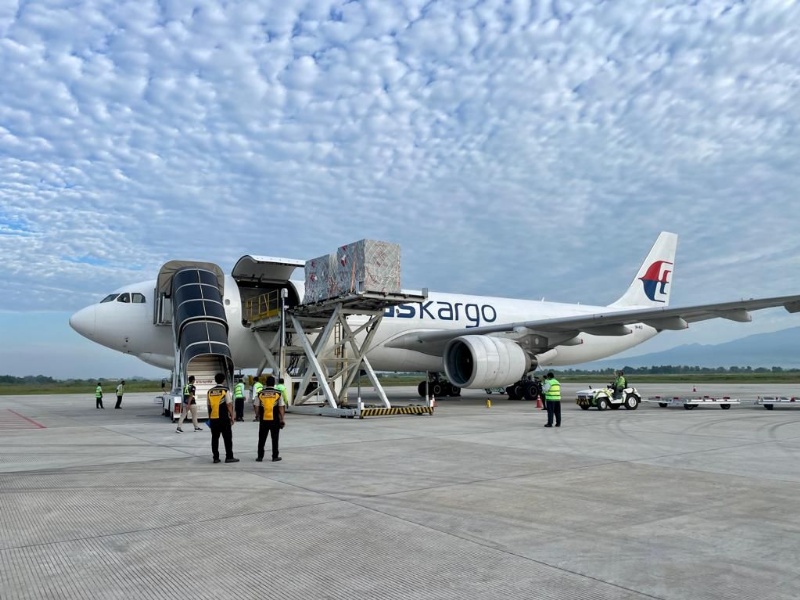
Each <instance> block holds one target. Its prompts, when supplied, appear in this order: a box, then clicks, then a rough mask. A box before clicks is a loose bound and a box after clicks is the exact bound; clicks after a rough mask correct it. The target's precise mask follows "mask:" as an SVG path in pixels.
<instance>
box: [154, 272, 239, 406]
mask: <svg viewBox="0 0 800 600" xmlns="http://www.w3.org/2000/svg"><path fill="white" fill-rule="evenodd" d="M224 281H225V280H224V275H223V273H222V270H221V269H220V268H219V267H218V266H217V265H214V264H211V263H199V262H189V261H171V262H169V263H166V264H165V265H164V266H163V267H162V268H161V271H160V272H159V277H158V282H157V289H156V306H155V308H154V310H155V314H154V320H155V322H156V325H165V326H166V325H171V327H172V331H173V344H174V351H175V368H174V370H173V373H174V375H173V389H172V391H171V393H170V394H169V395H164V396H163V397H162V405H163V408H164V413H165V414H168V415H169V416H171V417H172V419H173V420H175V419H177V418H178V416H179V415H180V410H181V401H182V388H183V386H184V384H185V383H186V382H187V381H188V380H189V377H190V376H192V375H193V376H194V378H195V381H194V385H195V388H196V398H197V399H198V402H197V408H198V416H203V418H205V413H206V403H205V402H203V398H205V396H206V392H207V391H208V389H209V388H210V387H212V386H213V385H214V375H215V374H216V373H223V374H224V375H225V377H226V380H227V381H228V382H229V383H230V382H231V381H232V379H231V378H232V375H233V359H232V357H231V350H230V347H229V345H228V322H227V319H226V317H225V307H224V304H223V293H224Z"/></svg>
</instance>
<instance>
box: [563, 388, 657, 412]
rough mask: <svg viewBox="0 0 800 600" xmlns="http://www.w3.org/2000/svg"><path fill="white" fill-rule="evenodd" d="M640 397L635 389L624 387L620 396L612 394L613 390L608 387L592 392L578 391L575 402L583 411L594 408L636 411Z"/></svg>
mask: <svg viewBox="0 0 800 600" xmlns="http://www.w3.org/2000/svg"><path fill="white" fill-rule="evenodd" d="M641 400H642V397H641V396H640V395H639V392H638V391H636V388H635V387H626V388H625V389H624V390H622V393H620V394H614V390H613V389H612V388H611V386H609V387H605V388H598V389H596V390H593V389H592V388H589V389H588V390H580V391H579V392H578V399H577V400H576V402H577V404H578V406H580V407H581V408H582V409H583V410H589V409H590V408H591V407H593V406H594V407H596V408H597V410H606V409H609V408H610V409H612V410H616V409H618V408H619V407H620V406H624V407H625V408H626V409H627V410H636V409H637V408H638V407H639V402H641Z"/></svg>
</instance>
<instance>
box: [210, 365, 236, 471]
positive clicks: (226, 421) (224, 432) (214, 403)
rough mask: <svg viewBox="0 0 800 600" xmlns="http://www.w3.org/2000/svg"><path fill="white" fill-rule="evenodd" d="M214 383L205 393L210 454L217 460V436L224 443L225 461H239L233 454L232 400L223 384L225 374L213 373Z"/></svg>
mask: <svg viewBox="0 0 800 600" xmlns="http://www.w3.org/2000/svg"><path fill="white" fill-rule="evenodd" d="M214 383H216V385H215V386H214V387H212V388H211V389H210V390H208V393H207V394H206V397H207V402H208V417H209V419H208V421H209V424H210V425H211V454H212V455H213V456H214V462H215V463H218V462H220V460H219V436H220V435H221V436H222V441H223V442H224V444H225V462H226V463H235V462H239V459H238V458H234V456H233V423H234V420H235V419H234V416H233V400H232V399H231V392H230V390H229V389H228V388H227V386H226V385H225V375H224V374H222V373H217V374H216V375H214Z"/></svg>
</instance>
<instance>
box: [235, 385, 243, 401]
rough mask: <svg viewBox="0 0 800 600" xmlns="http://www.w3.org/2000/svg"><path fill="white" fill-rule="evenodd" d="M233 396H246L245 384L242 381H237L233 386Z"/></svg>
mask: <svg viewBox="0 0 800 600" xmlns="http://www.w3.org/2000/svg"><path fill="white" fill-rule="evenodd" d="M233 397H234V398H244V384H243V383H242V382H239V383H237V384H236V385H235V386H234V388H233Z"/></svg>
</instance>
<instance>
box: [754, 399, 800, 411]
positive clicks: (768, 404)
mask: <svg viewBox="0 0 800 600" xmlns="http://www.w3.org/2000/svg"><path fill="white" fill-rule="evenodd" d="M755 404H756V405H758V404H760V405H761V406H763V407H764V408H766V409H767V410H772V409H773V408H775V407H776V406H800V398H796V397H794V396H759V397H758V398H756V401H755Z"/></svg>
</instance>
